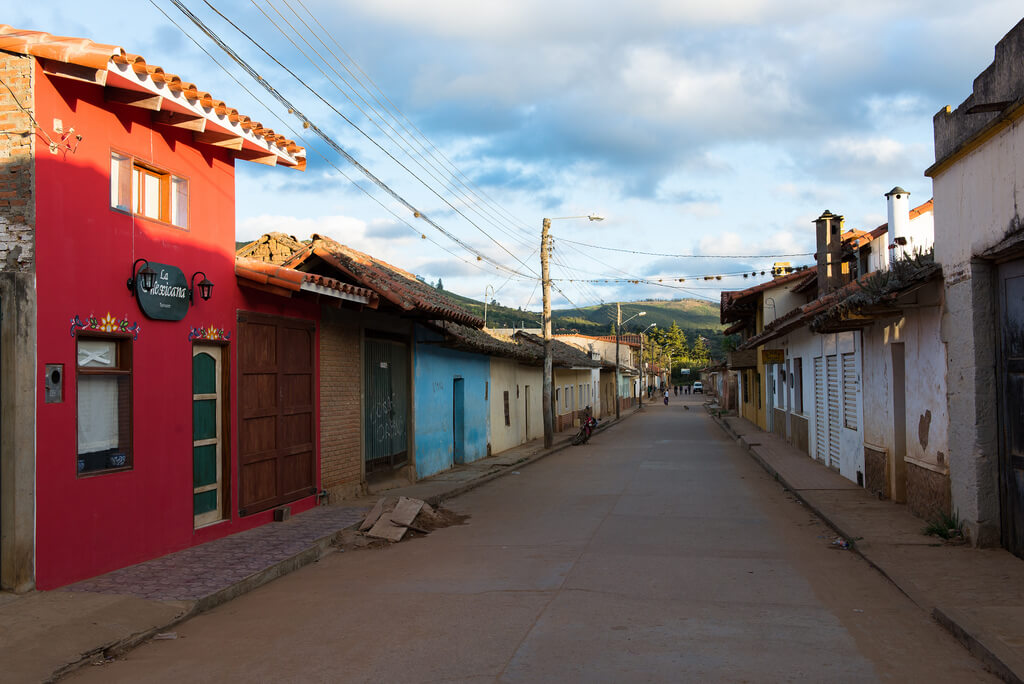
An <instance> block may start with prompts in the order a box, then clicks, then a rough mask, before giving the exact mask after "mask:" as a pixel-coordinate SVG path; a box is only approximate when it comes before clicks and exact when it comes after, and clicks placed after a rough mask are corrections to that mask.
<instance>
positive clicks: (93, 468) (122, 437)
mask: <svg viewBox="0 0 1024 684" xmlns="http://www.w3.org/2000/svg"><path fill="white" fill-rule="evenodd" d="M77 354H78V359H77V370H78V383H77V405H78V412H77V420H78V473H79V474H80V475H83V474H90V473H96V472H102V471H107V470H123V469H126V468H131V466H132V454H131V423H132V420H131V417H132V397H131V392H132V387H131V385H132V383H131V380H132V359H131V343H130V342H129V341H128V340H126V339H117V338H89V337H79V338H78V347H77Z"/></svg>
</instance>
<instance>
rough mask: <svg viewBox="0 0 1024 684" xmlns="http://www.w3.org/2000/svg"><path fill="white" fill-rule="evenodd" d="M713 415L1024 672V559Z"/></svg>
mask: <svg viewBox="0 0 1024 684" xmlns="http://www.w3.org/2000/svg"><path fill="white" fill-rule="evenodd" d="M712 418H713V419H714V420H715V421H716V422H718V423H719V425H721V426H722V428H723V429H724V430H725V431H726V432H727V433H729V434H730V435H731V436H733V437H734V438H735V439H736V440H737V441H738V442H739V443H740V444H742V445H743V446H745V447H746V448H747V449H748V450H749V451H750V453H751V455H753V457H754V458H755V459H756V460H757V461H758V462H759V463H760V464H761V465H762V466H763V467H764V469H765V470H767V471H768V473H770V474H771V475H772V476H774V477H775V478H776V479H777V480H778V481H779V482H781V483H782V485H783V486H785V487H786V488H787V489H789V490H790V491H791V492H793V494H794V495H795V496H797V497H798V498H799V499H800V500H801V501H803V503H804V504H806V505H807V506H808V507H809V508H811V509H812V510H813V511H814V512H815V513H817V514H818V515H819V516H820V517H821V518H823V519H824V520H825V521H826V522H827V523H828V524H829V525H830V526H831V527H832V528H833V529H835V531H836V532H837V534H838V535H840V536H842V537H844V538H846V539H847V540H850V541H851V542H852V543H853V545H852V548H853V549H854V550H855V551H856V552H857V553H859V554H860V555H861V556H862V557H863V558H864V559H865V560H866V561H867V562H868V563H870V564H871V565H872V566H874V567H875V568H876V569H877V570H878V571H879V572H881V573H882V574H883V575H885V576H886V577H887V578H889V580H890V581H892V583H893V584H895V585H896V586H897V587H898V588H899V589H900V590H901V591H902V592H903V593H904V594H906V595H907V596H908V597H909V598H910V599H911V600H912V601H913V602H914V603H916V604H917V605H918V606H920V607H921V608H922V609H924V610H925V611H926V612H927V613H928V614H929V615H931V616H932V617H933V618H935V620H936V621H937V622H939V624H941V625H942V626H943V627H945V628H946V629H947V630H949V631H950V632H951V633H952V634H953V636H955V637H956V638H957V639H959V640H960V642H961V643H963V644H964V646H965V647H967V649H968V650H969V651H970V652H971V653H972V654H973V655H974V656H975V657H976V658H978V659H979V660H981V661H982V662H983V663H984V664H985V665H986V666H987V667H988V668H989V669H990V670H992V672H994V673H995V674H996V675H997V676H999V677H1001V678H1002V679H1003V680H1005V681H1007V682H1021V681H1022V680H1024V560H1021V559H1019V558H1017V557H1016V556H1014V555H1012V554H1010V553H1009V552H1007V551H1004V550H1002V549H975V548H971V547H969V546H964V545H961V546H955V545H945V544H942V543H940V540H939V539H937V538H936V537H928V536H925V535H924V534H922V532H921V530H922V528H923V527H924V525H925V523H924V521H922V520H920V519H919V518H915V517H914V516H912V515H911V514H910V513H908V512H907V510H906V508H905V507H904V506H902V505H900V504H895V503H892V502H890V501H882V500H879V499H876V498H874V497H872V496H871V495H870V494H868V493H867V492H866V491H865V490H863V489H861V488H860V487H858V486H857V485H856V484H854V483H853V482H850V481H849V480H847V479H845V478H844V477H842V476H840V475H839V474H838V473H836V472H835V471H833V470H830V469H829V468H827V467H825V466H824V465H822V464H820V463H818V462H817V461H814V460H813V459H811V458H810V457H808V456H807V454H805V453H803V452H801V451H800V450H798V449H797V448H795V447H793V446H791V445H790V444H788V443H787V442H786V441H785V440H784V439H782V438H780V437H777V436H776V435H774V434H771V433H767V432H764V431H762V430H761V429H760V428H758V427H757V426H755V425H753V424H752V423H750V422H749V421H747V420H745V419H743V418H737V417H722V418H719V417H716V416H715V415H714V414H712Z"/></svg>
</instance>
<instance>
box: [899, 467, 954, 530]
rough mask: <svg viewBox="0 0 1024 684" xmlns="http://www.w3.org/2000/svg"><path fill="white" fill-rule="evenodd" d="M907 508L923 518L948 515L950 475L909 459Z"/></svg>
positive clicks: (930, 518)
mask: <svg viewBox="0 0 1024 684" xmlns="http://www.w3.org/2000/svg"><path fill="white" fill-rule="evenodd" d="M907 509H908V510H909V511H910V512H911V513H913V514H914V515H916V516H917V517H918V518H921V519H922V520H932V519H934V518H936V517H937V516H938V515H939V514H944V515H948V514H949V512H950V500H949V477H948V476H946V475H944V474H942V473H937V472H935V471H934V470H929V469H927V468H922V467H921V466H919V465H917V464H916V463H913V462H911V461H907Z"/></svg>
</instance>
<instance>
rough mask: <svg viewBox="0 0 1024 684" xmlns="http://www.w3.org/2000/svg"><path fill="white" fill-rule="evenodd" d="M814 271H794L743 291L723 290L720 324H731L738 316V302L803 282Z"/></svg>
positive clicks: (809, 269)
mask: <svg viewBox="0 0 1024 684" xmlns="http://www.w3.org/2000/svg"><path fill="white" fill-rule="evenodd" d="M815 273H816V271H815V270H814V269H813V268H806V269H804V270H802V271H794V272H793V273H789V274H787V275H784V276H779V277H777V278H774V279H772V280H769V281H768V282H766V283H761V284H760V285H754V286H753V287H748V288H747V289H745V290H731V291H730V290H723V291H722V295H721V298H722V308H721V322H722V323H731V322H732V321H733V320H734V316H736V315H738V313H739V312H737V311H735V308H736V307H737V306H738V305H739V303H740V301H742V300H744V299H747V298H748V297H752V296H753V295H756V294H760V293H761V292H764V291H765V290H770V289H771V288H773V287H778V286H779V285H785V284H786V283H791V282H793V281H799V280H803V279H804V278H808V277H810V276H811V275H813V274H815Z"/></svg>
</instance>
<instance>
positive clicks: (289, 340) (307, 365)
mask: <svg viewBox="0 0 1024 684" xmlns="http://www.w3.org/2000/svg"><path fill="white" fill-rule="evenodd" d="M312 342H313V335H312V331H310V330H301V329H296V328H282V329H281V346H282V347H284V349H286V350H287V352H286V354H285V355H284V358H283V359H282V362H281V366H282V369H283V370H286V371H311V370H312V369H313V344H312Z"/></svg>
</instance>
